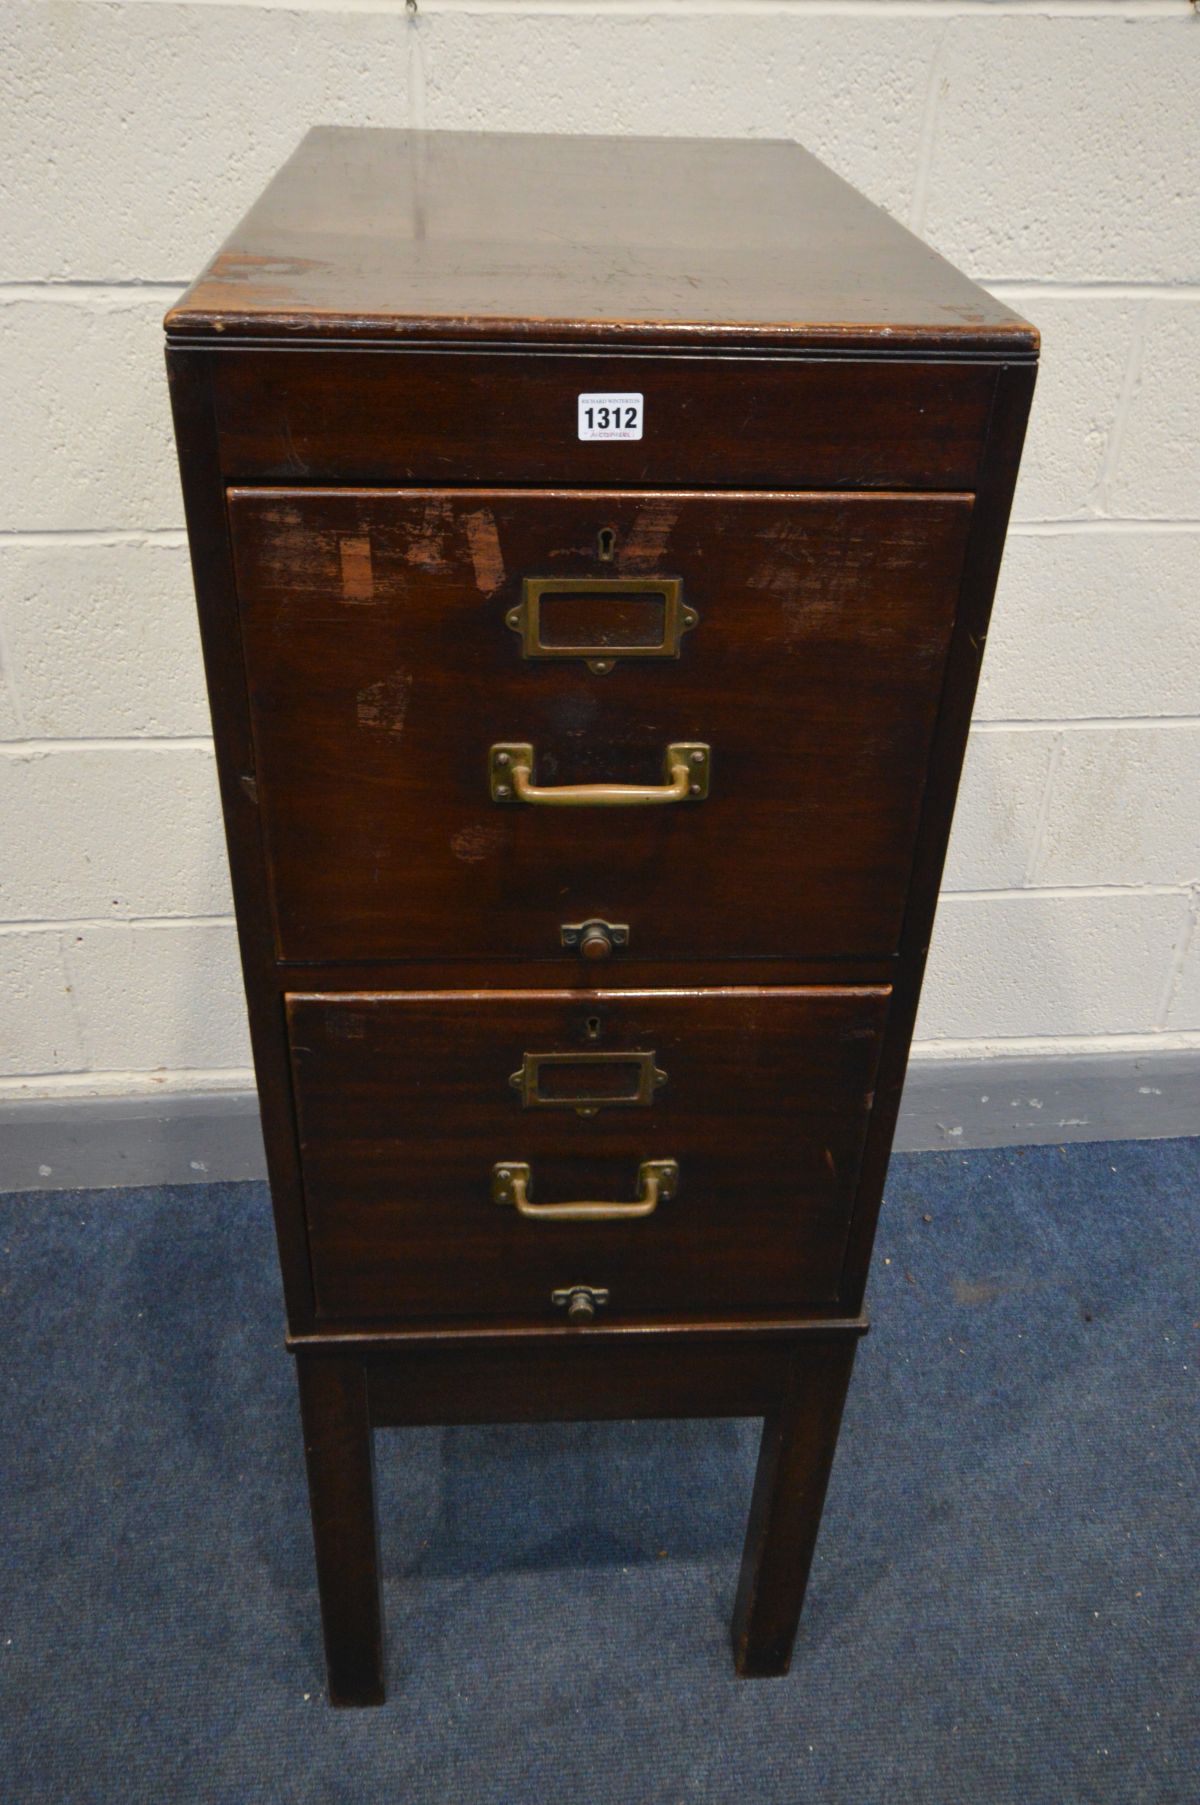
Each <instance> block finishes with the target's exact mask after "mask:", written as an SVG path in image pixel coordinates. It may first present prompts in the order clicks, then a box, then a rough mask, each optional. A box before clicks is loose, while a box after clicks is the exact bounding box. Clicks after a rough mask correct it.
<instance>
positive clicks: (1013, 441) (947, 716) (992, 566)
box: [842, 364, 1037, 1313]
mask: <svg viewBox="0 0 1200 1805" xmlns="http://www.w3.org/2000/svg"><path fill="white" fill-rule="evenodd" d="M1036 377H1037V369H1036V366H1032V365H1028V364H1025V365H1010V366H1005V367H1004V368H1002V369H1001V370H1000V372H999V373H998V375H997V379H996V390H995V397H994V400H993V405H992V410H991V415H990V418H989V421H988V427H987V434H986V438H985V441H984V447H983V456H982V458H981V461H980V471H979V485H978V490H977V493H976V499H975V508H974V512H973V515H972V520H971V532H970V536H969V538H968V541H967V554H966V562H965V565H964V569H963V578H962V587H961V590H960V594H959V601H958V610H957V614H956V618H955V625H954V635H953V638H952V640H951V644H950V654H949V658H948V659H947V663H946V672H945V678H944V681H943V687H942V699H941V705H940V708H939V712H938V720H937V726H936V727H935V729H934V737H933V747H932V752H931V755H930V763H929V781H928V784H927V787H926V790H925V797H924V802H923V805H922V810H921V820H920V826H919V828H918V832H917V850H916V857H915V859H914V861H913V869H912V880H911V885H910V889H909V896H908V906H907V909H906V911H905V918H904V926H903V930H902V932H901V938H900V956H899V960H898V962H897V971H896V980H895V991H894V995H893V1001H892V1008H891V1012H890V1015H889V1018H888V1029H887V1033H886V1035H885V1037H884V1045H883V1051H882V1054H881V1057H880V1062H879V1074H878V1078H877V1081H876V1087H875V1109H874V1112H873V1114H872V1117H871V1125H870V1129H869V1132H868V1136H867V1145H866V1151H865V1154H864V1157H863V1164H862V1171H861V1176H860V1181H859V1192H858V1198H857V1201H856V1204H855V1210H854V1216H853V1220H852V1222H851V1227H850V1238H849V1241H848V1244H847V1251H846V1264H845V1267H844V1270H843V1282H842V1304H843V1306H844V1308H845V1309H846V1310H847V1311H848V1312H850V1313H855V1312H857V1311H858V1310H860V1309H861V1307H862V1299H863V1292H864V1290H865V1287H866V1279H867V1268H868V1265H869V1263H870V1258H871V1248H872V1246H873V1244H874V1240H875V1227H876V1223H877V1221H878V1218H879V1208H880V1204H881V1202H882V1199H883V1185H884V1179H885V1178H886V1176H887V1168H888V1161H889V1159H890V1157H891V1151H892V1138H893V1136H894V1134H895V1132H896V1117H897V1114H898V1112H899V1108H900V1099H901V1095H902V1093H903V1090H904V1077H905V1072H906V1069H907V1065H908V1051H909V1047H910V1045H911V1042H912V1034H913V1027H914V1025H915V1022H916V1017H917V1005H918V1003H919V1002H920V999H921V984H922V981H923V979H924V975H925V962H926V958H927V956H928V953H929V945H930V941H931V939H932V935H933V923H934V916H935V914H936V912H937V902H938V888H939V885H940V883H941V878H942V867H943V865H944V863H945V858H946V847H947V843H948V841H949V838H950V824H951V821H952V820H953V816H954V803H955V799H956V797H957V795H958V781H959V777H960V775H961V772H962V764H963V756H964V754H965V752H966V745H967V733H968V731H969V729H970V725H971V710H972V708H973V707H974V703H975V690H976V687H977V685H978V682H979V671H980V666H981V664H982V661H983V651H984V646H985V644H986V641H987V630H988V621H989V618H990V615H991V611H992V598H993V596H994V594H995V590H996V579H997V577H998V575H999V572H1000V559H1001V557H1002V555H1003V552H1004V536H1005V532H1006V530H1007V527H1008V516H1009V511H1010V509H1011V507H1012V498H1013V490H1014V488H1015V486H1016V480H1017V470H1018V467H1019V465H1020V461H1021V447H1022V445H1023V444H1024V440H1025V426H1026V422H1027V420H1028V417H1029V405H1030V401H1031V400H1032V397H1033V385H1034V382H1035V380H1036Z"/></svg>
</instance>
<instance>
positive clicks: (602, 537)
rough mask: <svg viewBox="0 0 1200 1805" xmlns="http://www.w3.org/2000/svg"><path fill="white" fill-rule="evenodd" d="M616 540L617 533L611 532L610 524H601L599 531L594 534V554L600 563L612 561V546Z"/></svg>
mask: <svg viewBox="0 0 1200 1805" xmlns="http://www.w3.org/2000/svg"><path fill="white" fill-rule="evenodd" d="M616 542H617V535H616V534H615V533H614V532H613V530H612V528H611V527H610V526H602V527H601V528H600V531H599V532H598V533H597V534H596V556H597V557H598V558H599V560H600V562H601V564H611V563H612V556H613V546H614V545H615V544H616Z"/></svg>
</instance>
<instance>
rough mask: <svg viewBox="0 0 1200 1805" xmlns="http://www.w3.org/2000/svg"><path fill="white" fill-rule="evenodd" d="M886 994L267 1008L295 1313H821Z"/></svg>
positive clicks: (349, 1000)
mask: <svg viewBox="0 0 1200 1805" xmlns="http://www.w3.org/2000/svg"><path fill="white" fill-rule="evenodd" d="M888 995H889V993H888V992H887V991H886V990H884V989H866V988H862V989H840V990H832V989H831V990H793V989H777V990H766V989H737V990H723V991H709V992H690V993H684V992H671V991H620V992H615V991H608V992H580V991H575V992H571V991H530V992H525V993H517V992H499V993H497V992H491V993H487V994H483V995H479V994H468V993H463V992H457V993H414V994H411V995H388V996H380V995H367V994H358V995H348V996H340V997H335V996H328V995H326V996H320V995H317V996H302V995H293V996H290V997H289V998H288V1005H287V1013H288V1027H289V1035H290V1042H291V1057H292V1067H293V1077H294V1084H295V1094H296V1102H297V1111H298V1120H299V1131H300V1142H301V1163H302V1169H303V1180H304V1193H305V1204H306V1210H307V1217H308V1232H309V1245H310V1251H311V1257H312V1269H313V1278H314V1283H315V1288H316V1296H317V1302H318V1309H319V1311H320V1312H321V1313H322V1314H323V1315H325V1316H326V1317H342V1318H346V1319H367V1318H397V1319H404V1318H413V1317H443V1316H450V1317H457V1316H471V1317H477V1318H479V1317H495V1316H528V1317H545V1316H547V1315H550V1314H551V1313H552V1304H551V1297H552V1293H553V1292H555V1291H557V1290H561V1289H563V1288H564V1287H569V1286H571V1285H575V1284H584V1285H589V1286H593V1287H596V1288H600V1289H605V1290H607V1291H608V1292H609V1299H610V1301H609V1305H608V1311H607V1314H608V1315H609V1316H611V1317H613V1318H618V1317H620V1316H622V1315H654V1314H658V1313H666V1314H670V1313H672V1312H692V1311H698V1312H706V1311H707V1312H720V1311H725V1310H728V1311H735V1312H747V1313H755V1312H761V1311H779V1310H791V1309H796V1308H799V1307H800V1306H802V1305H805V1304H814V1303H827V1302H832V1301H833V1300H835V1299H836V1296H837V1292H838V1282H839V1277H840V1273H841V1265H842V1255H843V1250H844V1247H845V1241H846V1234H847V1228H848V1224H849V1217H850V1210H851V1207H852V1204H853V1198H854V1189H855V1182H856V1177H857V1170H858V1164H859V1157H860V1151H861V1147H862V1141H863V1135H864V1130H865V1124H866V1119H867V1114H868V1111H869V1108H870V1102H871V1087H872V1085H873V1082H874V1073H875V1065H876V1059H877V1053H878V1046H879V1039H880V1034H881V1030H882V1027H883V1020H884V1015H885V1012H886V1007H887V1000H888ZM598 1056H600V1057H598ZM668 1163H669V1164H671V1165H673V1166H674V1167H675V1168H676V1169H677V1171H676V1174H675V1175H671V1174H670V1173H668V1174H667V1175H666V1177H665V1179H664V1178H663V1168H664V1166H666V1165H667V1164H668ZM647 1168H649V1169H650V1170H649V1171H648V1170H647ZM514 1176H519V1177H521V1178H522V1180H523V1186H524V1192H525V1196H524V1199H523V1201H524V1203H525V1204H526V1206H527V1207H528V1208H529V1209H532V1210H546V1212H547V1213H546V1214H545V1215H541V1216H539V1215H535V1214H523V1213H521V1212H520V1210H519V1209H518V1208H517V1207H516V1206H517V1203H518V1201H519V1199H518V1197H517V1194H516V1191H515V1189H514V1186H513V1184H512V1182H511V1180H512V1178H513V1177H514ZM506 1179H507V1182H505V1180H506ZM656 1184H657V1185H658V1186H659V1189H660V1192H666V1193H669V1194H668V1195H660V1197H659V1200H658V1201H657V1203H656V1204H655V1207H653V1209H652V1210H648V1209H647V1205H648V1204H654V1203H655V1199H654V1186H655V1185H656ZM581 1203H587V1204H593V1205H603V1206H605V1207H606V1209H607V1208H608V1206H618V1207H617V1208H615V1209H613V1210H612V1213H611V1214H608V1215H605V1216H602V1217H601V1218H600V1219H596V1216H595V1214H594V1213H592V1214H587V1213H584V1214H583V1219H579V1218H580V1212H579V1211H568V1212H567V1213H566V1214H565V1215H564V1214H563V1213H561V1212H562V1206H564V1205H572V1204H581ZM638 1209H640V1211H641V1213H635V1211H636V1210H638Z"/></svg>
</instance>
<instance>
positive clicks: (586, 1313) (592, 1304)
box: [550, 1285, 608, 1322]
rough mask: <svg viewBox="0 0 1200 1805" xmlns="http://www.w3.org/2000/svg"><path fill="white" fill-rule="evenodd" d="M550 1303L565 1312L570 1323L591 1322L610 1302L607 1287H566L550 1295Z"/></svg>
mask: <svg viewBox="0 0 1200 1805" xmlns="http://www.w3.org/2000/svg"><path fill="white" fill-rule="evenodd" d="M550 1302H551V1303H552V1304H554V1305H555V1307H556V1308H557V1309H559V1310H565V1311H566V1313H567V1321H568V1322H591V1320H592V1318H593V1317H594V1316H595V1314H596V1311H597V1310H598V1309H599V1308H600V1307H601V1306H602V1305H603V1304H606V1303H607V1302H608V1287H607V1286H606V1285H564V1286H562V1288H561V1289H560V1290H558V1291H552V1292H551V1293H550Z"/></svg>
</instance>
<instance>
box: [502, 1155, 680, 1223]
mask: <svg viewBox="0 0 1200 1805" xmlns="http://www.w3.org/2000/svg"><path fill="white" fill-rule="evenodd" d="M637 1189H638V1194H637V1197H636V1198H635V1199H634V1201H633V1202H632V1203H531V1202H530V1193H531V1192H532V1190H533V1174H532V1172H531V1171H530V1170H529V1167H528V1166H527V1165H526V1164H525V1162H524V1161H523V1160H511V1159H505V1160H498V1161H497V1162H496V1164H495V1165H494V1166H493V1167H492V1202H493V1203H503V1204H508V1205H510V1206H511V1207H512V1208H513V1209H515V1210H516V1212H517V1214H518V1215H519V1216H530V1217H533V1218H534V1219H535V1220H540V1221H542V1222H628V1221H630V1220H632V1219H633V1218H634V1217H638V1216H652V1215H653V1214H654V1212H655V1210H656V1209H657V1208H658V1206H659V1203H660V1202H662V1203H666V1202H667V1201H668V1200H669V1199H670V1198H672V1197H674V1195H675V1193H676V1191H678V1189H679V1166H678V1164H677V1162H676V1161H675V1160H673V1159H644V1160H643V1161H642V1163H641V1165H640V1166H639V1167H638V1176H637Z"/></svg>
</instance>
